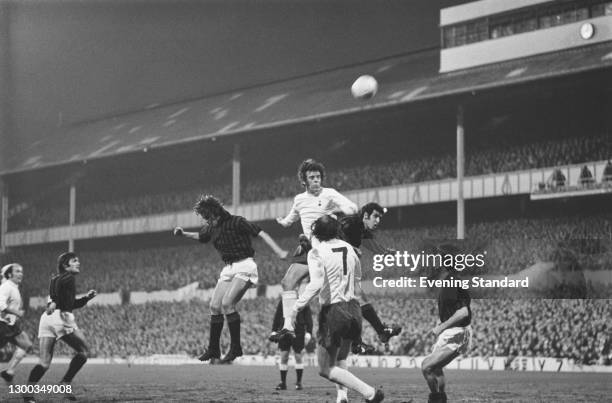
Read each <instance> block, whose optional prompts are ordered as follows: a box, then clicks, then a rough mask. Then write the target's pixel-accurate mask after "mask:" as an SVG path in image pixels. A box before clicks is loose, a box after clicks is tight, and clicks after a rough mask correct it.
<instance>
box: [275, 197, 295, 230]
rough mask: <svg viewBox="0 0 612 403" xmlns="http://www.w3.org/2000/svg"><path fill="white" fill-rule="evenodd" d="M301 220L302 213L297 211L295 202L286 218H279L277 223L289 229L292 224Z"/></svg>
mask: <svg viewBox="0 0 612 403" xmlns="http://www.w3.org/2000/svg"><path fill="white" fill-rule="evenodd" d="M299 219H300V213H299V212H298V210H297V207H296V203H295V201H294V202H293V206H291V211H289V214H287V216H286V217H277V218H276V222H277V223H279V224H280V225H282V226H283V227H285V228H289V227H290V226H291V224H293V223H294V222H296V221H297V220H299Z"/></svg>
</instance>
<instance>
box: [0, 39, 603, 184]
mask: <svg viewBox="0 0 612 403" xmlns="http://www.w3.org/2000/svg"><path fill="white" fill-rule="evenodd" d="M611 67H612V42H606V43H602V44H597V45H592V46H586V47H582V48H574V49H571V50H565V51H560V52H554V53H548V54H543V55H537V56H532V57H529V58H524V59H519V60H512V61H507V62H502V63H496V64H491V65H486V66H481V67H477V68H472V69H466V70H461V71H456V72H451V73H443V74H441V73H439V72H438V68H439V50H438V49H435V50H427V51H424V52H420V53H415V54H410V55H404V56H398V57H394V58H390V59H384V60H379V61H376V62H372V63H368V64H364V65H359V66H352V67H347V68H341V69H337V70H333V71H326V72H322V73H317V74H313V75H310V76H307V77H301V78H296V79H292V80H288V81H282V82H277V83H272V84H268V85H264V86H259V87H253V88H248V89H244V90H238V91H233V92H230V93H225V94H221V95H215V96H210V97H206V98H202V99H198V100H193V101H188V102H183V103H178V104H173V105H168V106H161V107H159V106H158V107H151V108H149V109H147V110H143V111H140V112H135V113H131V114H127V115H122V116H117V117H113V118H108V119H104V120H99V121H96V122H87V123H82V124H78V125H75V126H72V127H69V128H66V129H64V130H60V131H57V132H55V133H52V134H50V135H48V136H47V137H45V138H42V139H41V140H39V141H37V142H35V143H33V144H31V145H29V146H28V148H27V149H26V150H24V151H23V152H21V153H13V154H12V155H11V156H10V157H9V158H7V161H5V163H4V166H3V167H1V168H0V169H2V173H9V172H19V171H27V170H30V169H34V168H41V167H46V166H51V165H58V164H63V163H68V162H73V161H81V160H90V159H94V158H100V157H105V156H111V155H117V154H121V153H128V152H136V151H142V150H143V149H145V148H150V147H156V148H157V147H162V146H168V145H173V144H178V143H184V142H189V141H195V140H200V139H206V138H216V137H220V136H226V135H230V134H236V133H248V132H255V131H256V130H258V129H265V128H271V127H278V126H282V125H289V124H295V123H300V122H305V121H312V120H316V119H321V118H326V117H332V116H340V115H343V114H351V113H357V112H360V111H363V110H372V109H378V108H385V107H389V106H393V105H398V104H408V103H411V102H416V101H422V100H427V99H434V98H439V97H444V96H448V95H454V94H461V93H466V92H471V91H475V90H483V89H490V88H495V87H501V86H508V85H512V84H518V83H525V82H529V81H534V80H542V79H547V78H553V77H560V76H564V75H568V74H574V73H580V72H587V71H594V70H598V69H604V68H605V69H609V68H611ZM361 74H372V75H374V76H376V77H377V79H378V81H379V84H380V86H379V93H378V95H377V96H376V97H375V98H373V99H372V100H369V101H358V100H355V99H353V98H352V97H351V95H350V91H349V88H350V85H351V83H352V81H353V80H354V79H355V78H356V77H357V76H359V75H361Z"/></svg>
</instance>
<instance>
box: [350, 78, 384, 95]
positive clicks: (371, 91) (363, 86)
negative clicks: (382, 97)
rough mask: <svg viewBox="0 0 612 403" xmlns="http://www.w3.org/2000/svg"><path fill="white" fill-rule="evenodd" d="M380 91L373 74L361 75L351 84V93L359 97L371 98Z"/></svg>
mask: <svg viewBox="0 0 612 403" xmlns="http://www.w3.org/2000/svg"><path fill="white" fill-rule="evenodd" d="M376 91H378V81H376V79H375V78H374V77H372V76H369V75H364V76H361V77H359V78H358V79H357V80H355V82H354V83H353V85H351V93H352V94H353V96H354V97H355V98H357V99H370V98H372V97H373V96H374V95H376Z"/></svg>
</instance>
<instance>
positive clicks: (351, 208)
mask: <svg viewBox="0 0 612 403" xmlns="http://www.w3.org/2000/svg"><path fill="white" fill-rule="evenodd" d="M333 192H334V193H333V194H332V203H333V204H334V205H335V206H334V213H344V214H346V215H351V214H357V211H358V210H359V209H358V208H357V205H356V204H355V203H353V202H352V201H350V200H349V199H347V198H346V197H344V196H342V195H341V194H340V193H339V192H338V191H336V190H333Z"/></svg>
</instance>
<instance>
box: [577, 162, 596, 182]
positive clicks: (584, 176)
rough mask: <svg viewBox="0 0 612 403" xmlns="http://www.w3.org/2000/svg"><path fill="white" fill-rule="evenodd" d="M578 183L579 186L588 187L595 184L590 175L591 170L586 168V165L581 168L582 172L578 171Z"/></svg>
mask: <svg viewBox="0 0 612 403" xmlns="http://www.w3.org/2000/svg"><path fill="white" fill-rule="evenodd" d="M579 182H580V185H581V186H590V185H592V184H593V183H595V179H594V178H593V174H592V173H591V170H590V169H589V167H587V166H586V165H584V166H583V167H582V170H581V171H580V179H579Z"/></svg>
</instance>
